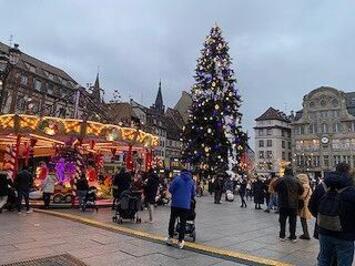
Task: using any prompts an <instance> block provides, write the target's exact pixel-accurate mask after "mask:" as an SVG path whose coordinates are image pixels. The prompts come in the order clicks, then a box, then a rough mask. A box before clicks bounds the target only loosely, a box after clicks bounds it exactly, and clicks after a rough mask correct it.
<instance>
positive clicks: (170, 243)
mask: <svg viewBox="0 0 355 266" xmlns="http://www.w3.org/2000/svg"><path fill="white" fill-rule="evenodd" d="M165 244H167V245H168V246H172V245H173V244H174V241H173V238H172V237H170V236H168V237H167V238H166V239H165Z"/></svg>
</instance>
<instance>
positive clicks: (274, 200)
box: [267, 193, 278, 210]
mask: <svg viewBox="0 0 355 266" xmlns="http://www.w3.org/2000/svg"><path fill="white" fill-rule="evenodd" d="M277 205H278V204H277V194H275V193H273V194H271V198H270V201H269V204H268V205H267V208H268V210H271V209H272V208H273V207H277Z"/></svg>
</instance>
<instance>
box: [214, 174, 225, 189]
mask: <svg viewBox="0 0 355 266" xmlns="http://www.w3.org/2000/svg"><path fill="white" fill-rule="evenodd" d="M213 190H214V192H216V191H217V192H219V191H222V190H223V181H222V179H221V178H219V177H217V178H216V179H215V180H214V182H213Z"/></svg>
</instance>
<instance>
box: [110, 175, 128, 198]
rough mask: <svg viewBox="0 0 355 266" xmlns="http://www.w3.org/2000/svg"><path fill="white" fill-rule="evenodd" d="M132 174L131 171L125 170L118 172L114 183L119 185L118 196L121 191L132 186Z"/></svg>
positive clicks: (116, 185)
mask: <svg viewBox="0 0 355 266" xmlns="http://www.w3.org/2000/svg"><path fill="white" fill-rule="evenodd" d="M131 182H132V180H131V175H130V174H129V173H125V172H122V171H121V172H120V173H118V174H117V175H116V176H115V178H114V180H113V185H114V186H115V187H117V195H118V197H119V196H120V195H121V193H122V192H123V191H125V190H127V189H129V188H130V187H131Z"/></svg>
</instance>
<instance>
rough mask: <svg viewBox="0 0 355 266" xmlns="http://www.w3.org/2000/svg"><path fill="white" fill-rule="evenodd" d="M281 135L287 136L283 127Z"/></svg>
mask: <svg viewBox="0 0 355 266" xmlns="http://www.w3.org/2000/svg"><path fill="white" fill-rule="evenodd" d="M281 136H283V137H284V136H285V130H283V129H281Z"/></svg>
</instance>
